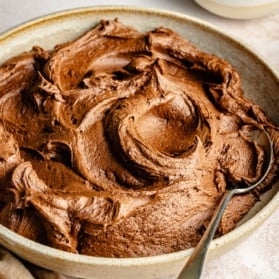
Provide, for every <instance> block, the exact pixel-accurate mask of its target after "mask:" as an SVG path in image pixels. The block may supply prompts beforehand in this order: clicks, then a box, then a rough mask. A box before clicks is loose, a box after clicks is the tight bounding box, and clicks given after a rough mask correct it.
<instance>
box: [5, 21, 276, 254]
mask: <svg viewBox="0 0 279 279" xmlns="http://www.w3.org/2000/svg"><path fill="white" fill-rule="evenodd" d="M251 129H260V130H263V129H265V130H266V131H267V132H268V133H269V135H270V137H271V139H272V141H273V143H274V158H275V159H274V162H273V164H272V166H271V171H270V172H269V175H268V176H267V178H266V179H265V180H264V181H263V183H262V184H260V185H259V186H258V187H257V188H256V189H255V190H253V191H251V192H249V193H247V194H245V195H241V196H236V197H234V198H233V199H232V200H231V201H230V203H229V205H228V207H227V209H226V211H225V213H224V215H223V217H222V220H221V223H220V225H219V228H218V232H217V235H222V234H225V233H226V232H228V231H230V230H232V229H233V228H234V227H235V226H236V224H237V222H238V221H239V220H240V219H241V218H242V217H243V216H244V215H245V214H246V213H247V212H248V211H249V209H250V208H251V207H252V206H253V205H254V204H255V203H256V202H257V200H259V198H260V196H261V194H262V193H264V192H265V191H266V190H268V189H269V188H270V187H271V186H272V184H273V182H274V181H275V180H276V179H278V165H279V163H278V162H279V161H278V150H279V129H278V127H276V126H275V125H274V124H272V123H271V121H270V120H269V119H268V117H267V116H266V114H265V113H264V112H263V110H262V109H261V108H260V107H259V106H258V105H256V104H254V103H253V102H252V101H251V100H248V99H247V98H246V97H245V96H244V94H243V92H242V89H241V81H240V77H239V74H238V73H237V72H236V70H235V69H234V68H233V67H232V66H231V65H230V64H229V63H228V62H226V61H225V60H223V59H220V58H218V57H216V56H215V55H213V54H207V53H204V52H202V51H200V50H199V49H198V48H197V47H195V46H194V45H192V44H191V43H190V42H189V41H187V40H186V39H185V38H183V37H181V36H180V35H179V34H177V33H175V32H174V31H172V30H170V29H168V28H164V27H160V28H157V29H155V30H152V31H149V32H146V33H141V32H139V31H137V30H135V29H134V28H132V27H129V26H125V25H124V24H123V23H121V22H120V21H118V20H117V19H116V20H102V21H101V22H100V23H99V24H98V25H97V26H95V27H94V28H92V29H90V30H88V32H86V33H84V34H82V35H81V36H80V37H78V38H76V39H75V40H73V41H71V42H68V43H64V44H61V45H57V46H56V47H55V48H54V49H53V50H45V49H43V48H41V47H39V46H34V47H33V48H32V50H30V51H29V52H25V53H23V54H21V55H18V56H16V57H13V58H10V59H9V60H8V61H6V62H5V63H4V64H3V65H2V66H1V67H0V139H1V143H2V144H1V147H0V189H1V193H2V194H1V196H0V223H1V224H3V225H5V226H6V227H8V228H9V229H11V230H13V231H15V232H16V233H19V234H21V235H23V236H25V237H27V238H30V239H32V240H34V241H37V242H40V243H43V244H46V245H49V246H51V247H54V248H58V249H61V250H65V251H70V252H73V253H81V254H86V255H94V256H104V257H139V256H152V255H159V254H163V253H170V252H175V251H179V250H182V249H187V248H190V247H193V246H195V245H196V244H197V243H198V241H199V240H200V238H201V236H202V234H203V232H204V230H205V228H206V226H207V224H208V222H209V220H210V218H211V216H212V215H213V213H214V209H215V208H216V206H217V204H218V203H219V201H220V199H221V197H222V196H223V194H224V192H225V191H226V188H227V187H229V186H230V185H231V184H234V183H237V184H241V183H244V184H246V183H247V184H252V183H254V182H255V181H257V180H258V179H259V178H260V177H261V175H262V168H263V162H264V151H263V149H262V148H261V146H259V145H258V144H256V143H255V142H254V141H251V139H250V137H249V135H248V133H249V130H251Z"/></svg>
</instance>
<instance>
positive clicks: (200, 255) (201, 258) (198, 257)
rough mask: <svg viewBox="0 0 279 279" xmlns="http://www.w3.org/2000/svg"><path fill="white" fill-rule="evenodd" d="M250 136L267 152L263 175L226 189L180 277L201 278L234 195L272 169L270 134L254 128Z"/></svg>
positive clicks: (244, 190) (257, 183) (261, 179)
mask: <svg viewBox="0 0 279 279" xmlns="http://www.w3.org/2000/svg"><path fill="white" fill-rule="evenodd" d="M250 136H251V139H252V140H254V141H255V142H256V143H257V144H258V145H260V146H261V147H262V148H263V150H264V152H265V162H264V169H263V175H262V177H261V178H260V179H259V180H258V181H257V182H256V183H255V184H253V185H251V186H248V187H246V188H234V189H229V190H226V192H225V193H224V195H223V197H222V199H221V201H220V203H219V205H218V207H217V209H216V211H215V213H214V215H213V217H212V219H211V221H210V223H209V225H208V227H207V229H206V231H205V233H204V234H203V236H202V238H201V239H200V241H199V243H198V245H197V246H196V248H195V249H194V252H193V253H192V255H191V257H190V258H189V260H188V261H187V263H186V264H185V266H184V268H183V269H182V271H181V272H180V274H179V276H178V279H199V278H200V276H201V274H202V270H203V266H204V262H205V257H206V254H207V250H208V248H209V244H210V241H211V240H212V239H213V237H214V235H215V232H216V230H217V228H218V225H219V223H220V220H221V218H222V215H223V213H224V211H225V208H226V207H227V205H228V203H229V201H230V200H231V198H232V197H233V196H234V195H236V194H244V193H247V192H249V191H251V190H252V189H254V188H255V187H257V186H258V185H259V184H260V183H262V182H263V180H264V179H265V178H266V176H267V174H268V172H269V171H270V167H271V165H272V161H273V143H272V140H271V138H270V136H269V134H268V133H267V132H266V131H265V130H263V131H262V130H252V131H250Z"/></svg>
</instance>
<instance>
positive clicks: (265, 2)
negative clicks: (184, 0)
mask: <svg viewBox="0 0 279 279" xmlns="http://www.w3.org/2000/svg"><path fill="white" fill-rule="evenodd" d="M195 2H197V3H198V4H199V5H200V6H202V7H203V8H205V9H206V10H208V11H210V12H212V13H214V14H216V15H219V16H223V17H228V18H234V19H251V18H256V17H261V16H265V15H268V14H271V13H273V12H274V11H276V10H278V9H279V1H278V0H248V1H245V0H235V1H230V0H195Z"/></svg>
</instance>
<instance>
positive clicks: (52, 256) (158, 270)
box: [0, 6, 279, 279]
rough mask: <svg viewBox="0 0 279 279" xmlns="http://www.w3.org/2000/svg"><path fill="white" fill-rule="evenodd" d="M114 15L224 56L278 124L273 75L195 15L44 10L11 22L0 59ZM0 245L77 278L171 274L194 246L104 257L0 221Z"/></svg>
mask: <svg viewBox="0 0 279 279" xmlns="http://www.w3.org/2000/svg"><path fill="white" fill-rule="evenodd" d="M116 17H117V18H118V19H119V20H121V21H122V22H123V23H125V24H127V25H130V26H134V27H136V28H137V29H138V30H140V31H149V30H151V29H153V28H155V27H158V26H165V27H168V28H171V29H173V30H174V31H176V32H178V33H179V34H181V35H182V36H185V37H186V38H187V39H188V40H190V41H191V42H192V43H193V44H195V45H197V46H198V47H199V48H200V49H201V50H203V51H206V52H209V53H215V54H217V55H218V56H219V57H223V58H225V59H226V60H228V61H229V62H230V63H231V64H232V65H233V66H234V67H235V68H236V70H237V71H238V72H239V73H240V75H241V77H242V82H243V85H242V87H243V89H244V92H245V95H246V96H247V97H249V98H250V99H252V100H254V101H255V102H256V103H258V104H260V105H261V106H262V107H263V109H264V110H265V111H266V112H267V113H268V116H269V117H270V119H271V120H272V121H273V122H274V123H275V124H277V125H279V117H278V116H279V115H278V111H279V94H274V93H275V92H278V76H277V75H276V73H275V72H274V71H273V70H272V69H271V68H270V67H269V66H268V65H267V64H266V63H265V61H264V60H263V59H262V58H261V57H260V56H259V55H258V54H257V53H255V52H254V51H252V50H250V49H249V47H248V46H246V45H245V44H244V43H241V42H239V41H237V40H236V39H233V38H232V37H230V36H228V35H227V34H226V33H225V32H222V31H221V30H218V29H217V28H215V27H214V26H211V25H210V24H208V23H206V22H203V21H200V20H198V19H195V18H192V17H189V16H186V15H183V14H179V13H173V12H168V11H162V10H152V9H142V8H131V7H120V6H116V7H108V6H106V7H88V8H82V9H74V10H68V11H63V12H58V13H55V14H51V15H47V16H44V17H41V18H38V19H35V20H32V21H30V22H27V23H24V24H22V25H20V26H18V27H15V28H13V29H11V30H8V31H7V32H5V33H3V34H1V36H0V63H2V62H4V61H5V60H7V58H9V57H11V56H14V55H16V54H20V53H22V52H23V51H25V50H26V51H27V50H30V49H31V47H32V46H33V45H34V44H36V45H41V46H42V47H44V48H46V49H52V48H53V47H54V46H55V45H56V44H57V43H63V42H66V41H69V40H71V39H74V38H76V37H77V36H78V35H80V34H82V33H83V32H84V31H85V30H88V29H89V28H90V27H93V26H95V25H96V24H97V23H98V22H99V20H101V19H114V18H116ZM278 186H279V184H278V183H277V184H275V185H274V186H273V187H272V189H271V190H269V191H267V192H266V193H265V194H264V195H263V197H262V199H261V201H259V202H257V203H256V205H255V206H254V207H253V208H252V209H251V210H250V211H249V213H248V214H247V215H246V216H245V218H243V219H242V221H241V222H240V223H239V224H238V225H237V227H236V228H235V229H234V230H233V231H231V232H229V233H227V234H225V235H223V236H221V237H219V238H217V239H215V240H214V241H212V243H211V245H210V249H209V257H212V258H213V257H217V256H218V255H220V254H221V253H224V252H225V251H227V250H229V249H231V248H232V247H234V246H235V245H236V244H237V243H239V242H240V241H242V240H243V239H245V237H247V236H248V235H249V234H250V233H251V232H252V231H253V230H255V229H256V228H257V227H258V226H260V224H261V223H262V222H263V221H264V220H265V219H266V218H267V217H268V216H269V215H270V214H271V213H272V212H273V211H274V210H275V209H276V208H277V207H278V204H279V193H278ZM0 244H1V245H3V246H4V247H6V248H7V249H9V250H10V251H12V252H14V253H15V254H17V255H18V256H19V257H21V258H23V259H25V260H27V261H29V262H31V263H33V264H36V265H38V266H41V267H44V268H47V269H50V270H54V271H57V272H60V273H62V274H65V275H68V276H73V277H79V278H90V279H94V278H102V279H105V278H115V279H118V278H119V279H120V278H134V279H140V278H146V279H155V278H161V279H167V278H168V279H169V278H176V276H177V275H178V273H179V270H180V269H181V268H182V266H183V265H184V263H185V261H186V259H187V258H188V257H189V255H190V254H191V252H192V250H193V249H187V250H184V251H179V252H175V253H169V254H164V255H159V256H151V257H141V258H121V259H117V258H103V257H93V256H86V255H80V254H74V253H69V252H64V251H60V250H57V249H54V248H51V247H48V246H44V245H42V244H39V243H36V242H34V241H31V240H29V239H26V238H24V237H22V236H20V235H18V234H16V233H14V232H12V231H10V230H9V229H7V228H6V227H4V226H2V225H0Z"/></svg>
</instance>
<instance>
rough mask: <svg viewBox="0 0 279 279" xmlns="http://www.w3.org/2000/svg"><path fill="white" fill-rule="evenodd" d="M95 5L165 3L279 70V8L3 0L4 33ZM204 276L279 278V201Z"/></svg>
mask: <svg viewBox="0 0 279 279" xmlns="http://www.w3.org/2000/svg"><path fill="white" fill-rule="evenodd" d="M94 5H98V6H99V5H130V6H137V7H147V8H160V9H164V10H169V11H175V12H180V13H184V14H188V15H191V16H194V17H197V18H200V19H203V20H205V21H207V22H210V23H212V24H214V25H216V26H218V27H220V28H221V29H222V30H226V31H227V33H229V34H231V35H232V36H234V37H236V38H238V39H240V40H241V41H242V42H244V43H246V45H249V46H250V47H251V48H252V49H254V50H255V51H256V52H258V53H259V54H260V55H261V56H262V57H263V58H264V59H265V60H266V61H267V63H268V64H269V65H270V66H271V67H273V69H275V70H276V71H277V73H278V72H279V11H274V13H273V14H271V15H269V16H266V17H263V18H258V19H253V20H231V19H225V18H221V17H218V16H215V15H213V14H210V13H209V12H207V11H206V10H203V9H202V8H200V7H199V6H198V5H197V4H195V3H194V1H191V0H169V1H168V0H148V1H147V2H146V1H142V0H141V1H140V0H126V1H113V0H110V1H109V0H107V1H92V0H91V1H89V0H24V1H23V0H9V1H7V0H0V33H1V32H3V31H5V30H7V29H8V28H11V27H14V26H16V25H18V24H20V23H22V22H25V21H28V20H30V19H33V18H35V17H39V16H41V15H45V14H49V13H52V12H55V11H61V10H65V9H71V8H77V7H86V6H94ZM274 93H275V94H279V92H274ZM202 278H203V279H240V278H241V279H242V278H245V279H279V207H278V209H277V210H276V211H275V212H274V213H273V214H272V215H271V216H270V217H269V218H268V219H267V220H266V221H265V223H264V224H263V225H262V226H261V227H260V228H258V229H257V230H256V231H255V232H254V233H253V234H251V235H250V236H249V237H248V239H246V240H245V241H244V242H242V243H241V244H239V245H238V246H236V247H235V248H234V249H233V250H231V251H229V252H227V253H226V254H224V255H222V256H221V257H219V258H217V259H214V260H211V261H208V262H207V263H206V266H205V271H204V273H203V277H202ZM112 279H113V278H112Z"/></svg>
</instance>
